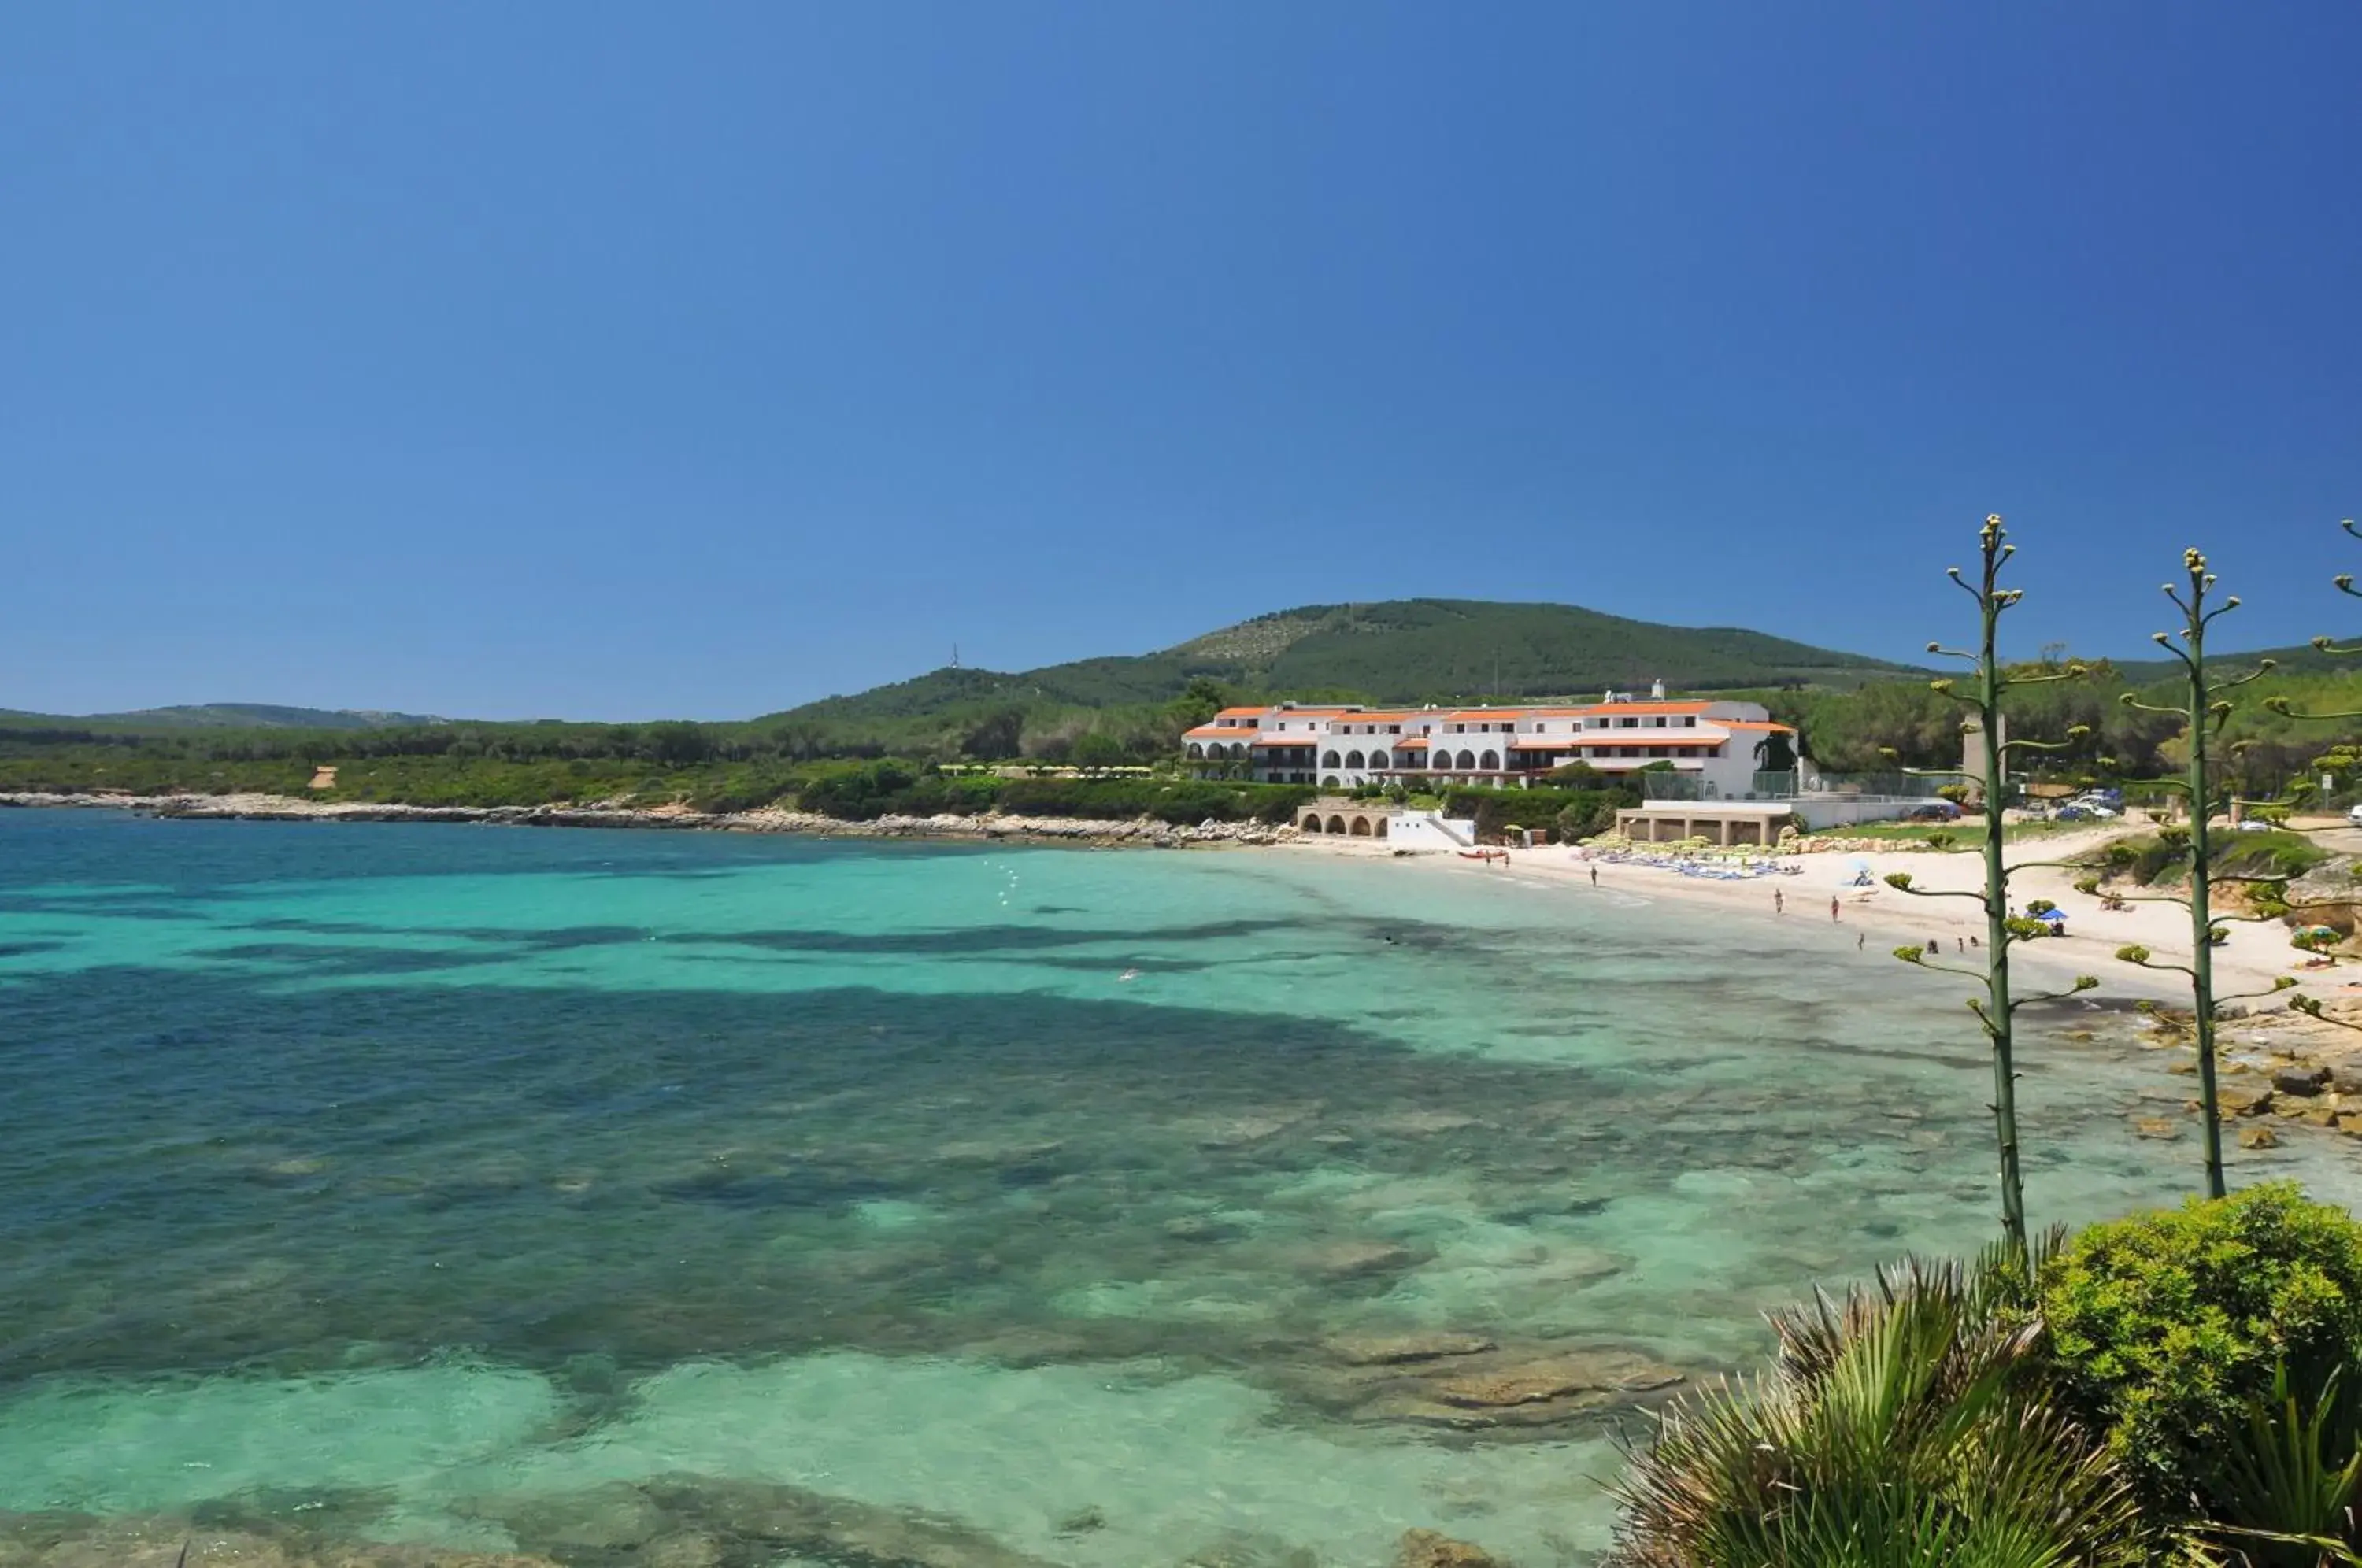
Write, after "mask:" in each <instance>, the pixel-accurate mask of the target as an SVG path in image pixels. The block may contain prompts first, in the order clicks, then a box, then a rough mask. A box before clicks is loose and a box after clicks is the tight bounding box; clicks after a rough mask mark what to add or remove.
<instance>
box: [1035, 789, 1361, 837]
mask: <svg viewBox="0 0 2362 1568" xmlns="http://www.w3.org/2000/svg"><path fill="white" fill-rule="evenodd" d="M1317 792H1318V791H1316V790H1313V789H1311V788H1310V787H1309V786H1308V785H1294V784H1220V783H1211V782H1200V781H1197V780H1183V781H1179V782H1161V781H1159V780H1156V779H1153V778H1110V779H1101V778H1015V779H1011V780H1010V781H1009V782H1008V783H1006V784H1003V785H1001V786H1000V790H999V800H998V801H997V804H998V805H999V809H1000V810H1001V811H1004V812H1008V813H1009V814H1010V815H1011V816H1020V817H1082V818H1086V819H1088V820H1092V821H1103V822H1117V821H1123V822H1128V821H1131V819H1133V818H1135V817H1153V818H1155V819H1156V820H1157V821H1158V822H1163V823H1173V824H1175V826H1187V825H1188V824H1190V823H1202V822H1205V821H1207V820H1209V819H1211V820H1213V821H1215V822H1225V823H1234V822H1247V821H1250V820H1252V821H1256V822H1265V823H1284V822H1286V821H1287V820H1288V819H1289V818H1290V817H1291V816H1292V815H1294V813H1295V812H1296V809H1297V807H1298V806H1301V805H1302V804H1304V803H1305V802H1306V801H1309V800H1311V799H1312V798H1313V796H1314V795H1315V794H1316V793H1317Z"/></svg>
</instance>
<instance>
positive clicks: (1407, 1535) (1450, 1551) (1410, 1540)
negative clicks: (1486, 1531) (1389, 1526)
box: [1395, 1529, 1496, 1568]
mask: <svg viewBox="0 0 2362 1568" xmlns="http://www.w3.org/2000/svg"><path fill="white" fill-rule="evenodd" d="M1395 1568H1496V1563H1495V1559H1494V1556H1493V1554H1492V1553H1491V1552H1489V1551H1485V1549H1484V1548H1483V1547H1481V1546H1472V1545H1470V1544H1469V1543H1468V1542H1467V1541H1464V1540H1452V1539H1451V1537H1450V1536H1448V1535H1445V1534H1444V1533H1443V1532H1442V1531H1440V1530H1432V1529H1407V1530H1405V1531H1403V1538H1402V1544H1401V1545H1400V1546H1399V1547H1397V1548H1396V1551H1395Z"/></svg>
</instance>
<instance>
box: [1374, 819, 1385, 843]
mask: <svg viewBox="0 0 2362 1568" xmlns="http://www.w3.org/2000/svg"><path fill="white" fill-rule="evenodd" d="M1374 836H1376V837H1379V838H1384V837H1385V836H1386V819H1385V818H1384V817H1380V818H1379V819H1378V831H1377V833H1376V834H1375V835H1374Z"/></svg>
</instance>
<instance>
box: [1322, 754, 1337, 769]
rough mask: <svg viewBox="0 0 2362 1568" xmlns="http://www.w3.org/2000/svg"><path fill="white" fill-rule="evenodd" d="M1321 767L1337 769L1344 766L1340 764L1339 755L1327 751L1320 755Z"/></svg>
mask: <svg viewBox="0 0 2362 1568" xmlns="http://www.w3.org/2000/svg"><path fill="white" fill-rule="evenodd" d="M1320 766H1321V767H1341V766H1342V765H1341V763H1339V762H1338V760H1337V754H1336V753H1335V752H1333V751H1325V752H1322V753H1321V754H1320Z"/></svg>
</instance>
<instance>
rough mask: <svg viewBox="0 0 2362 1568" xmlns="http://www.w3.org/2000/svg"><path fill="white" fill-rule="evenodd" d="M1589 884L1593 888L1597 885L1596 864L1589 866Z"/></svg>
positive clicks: (1597, 872)
mask: <svg viewBox="0 0 2362 1568" xmlns="http://www.w3.org/2000/svg"><path fill="white" fill-rule="evenodd" d="M1591 885H1592V886H1593V887H1595V888H1596V887H1597V886H1599V867H1596V866H1595V867H1592V868H1591Z"/></svg>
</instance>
